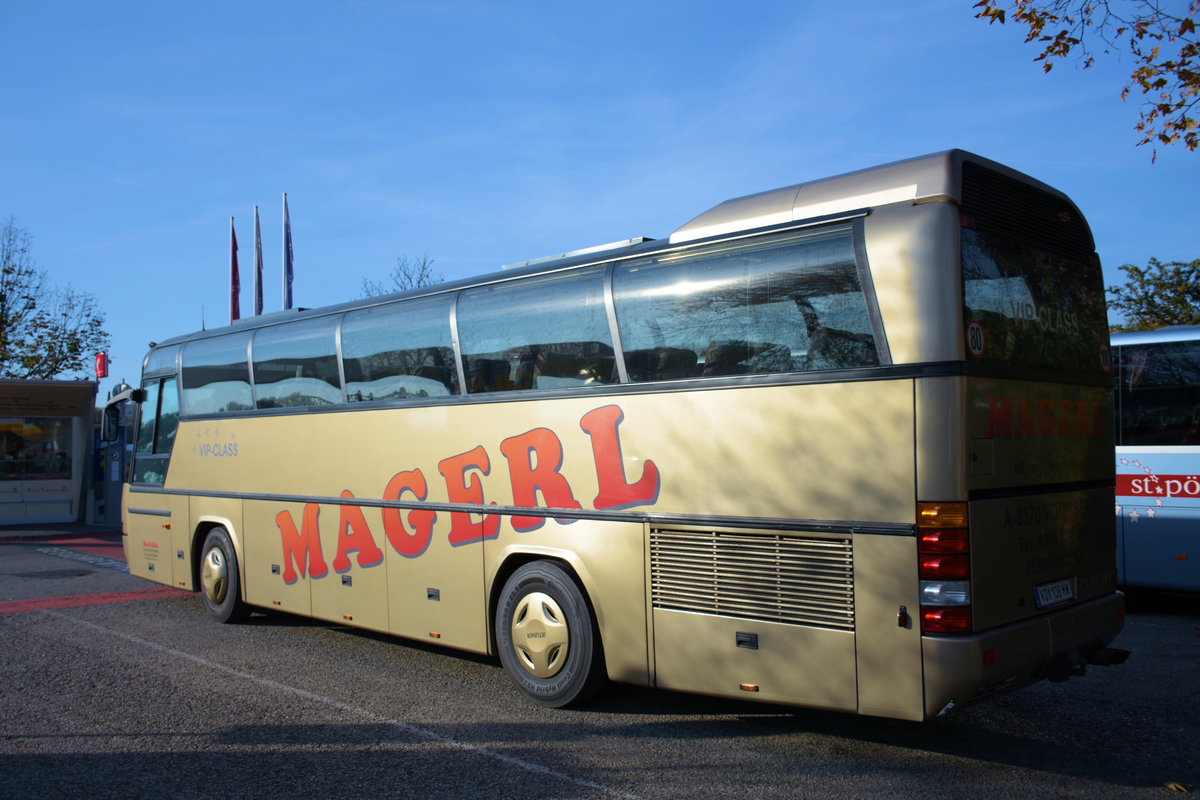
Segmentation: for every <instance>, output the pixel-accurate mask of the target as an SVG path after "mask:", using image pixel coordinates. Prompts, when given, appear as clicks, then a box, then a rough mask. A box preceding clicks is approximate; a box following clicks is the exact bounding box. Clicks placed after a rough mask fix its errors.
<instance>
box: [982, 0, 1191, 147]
mask: <svg viewBox="0 0 1200 800" xmlns="http://www.w3.org/2000/svg"><path fill="white" fill-rule="evenodd" d="M1174 5H1175V6H1176V7H1180V6H1183V5H1184V4H1183V2H1177V3H1175V4H1174ZM1166 6H1167V4H1166V3H1164V2H1160V0H979V2H977V3H976V4H975V8H977V9H979V11H978V13H977V14H976V15H975V16H976V17H977V18H979V19H986V20H987V21H988V23H989V24H991V23H995V22H999V23H1001V24H1004V23H1005V22H1006V21H1007V20H1008V17H1009V14H1008V10H1011V11H1012V20H1013V21H1014V22H1017V23H1021V24H1022V25H1025V26H1027V27H1028V29H1029V31H1028V34H1027V35H1026V36H1025V41H1026V42H1036V43H1037V44H1038V45H1039V46H1040V47H1041V48H1042V50H1041V52H1040V53H1039V54H1038V55H1037V56H1036V57H1035V58H1034V61H1041V62H1042V69H1043V70H1044V71H1046V72H1049V71H1050V70H1051V69H1052V68H1053V66H1054V61H1055V59H1066V58H1068V57H1071V56H1072V55H1074V56H1076V57H1077V58H1079V59H1080V60H1081V61H1082V62H1083V67H1084V69H1087V68H1088V67H1091V66H1092V65H1093V64H1094V63H1095V55H1094V53H1095V52H1096V51H1097V50H1101V51H1103V53H1105V54H1108V53H1111V52H1113V51H1124V52H1127V53H1129V54H1130V55H1132V56H1133V70H1132V72H1131V73H1130V76H1129V82H1128V83H1126V84H1125V88H1124V90H1123V91H1122V92H1121V99H1122V100H1124V99H1126V98H1127V97H1129V95H1130V93H1131V92H1134V91H1136V92H1137V93H1139V94H1140V95H1141V96H1142V98H1143V102H1142V110H1141V111H1140V112H1139V114H1138V122H1137V125H1135V126H1134V127H1135V129H1136V130H1137V131H1138V133H1140V134H1141V136H1142V139H1141V141H1139V142H1138V145H1144V144H1153V145H1154V146H1155V147H1157V145H1160V144H1162V145H1169V144H1175V143H1177V142H1182V143H1183V145H1184V146H1185V147H1187V149H1188V150H1195V149H1196V147H1197V146H1200V125H1198V124H1197V121H1196V118H1195V116H1194V114H1195V112H1196V104H1197V102H1200V63H1198V57H1200V41H1198V40H1197V37H1196V21H1195V18H1196V11H1197V8H1198V6H1200V2H1198V0H1187V3H1186V10H1183V9H1182V8H1178V10H1177V8H1172V9H1170V10H1168V8H1167V7H1166ZM1157 155H1158V152H1157V149H1155V151H1154V157H1157Z"/></svg>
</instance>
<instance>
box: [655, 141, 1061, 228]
mask: <svg viewBox="0 0 1200 800" xmlns="http://www.w3.org/2000/svg"><path fill="white" fill-rule="evenodd" d="M968 160H969V161H973V162H975V163H978V164H981V165H983V166H985V167H988V168H989V169H992V170H994V171H996V172H1000V173H1003V174H1006V175H1008V176H1010V177H1013V178H1016V179H1018V180H1020V181H1022V182H1023V183H1027V184H1030V185H1033V186H1036V187H1038V188H1040V189H1042V190H1044V191H1046V192H1049V193H1050V194H1053V195H1056V196H1058V197H1060V198H1062V199H1064V200H1067V201H1068V202H1070V201H1069V199H1068V198H1067V197H1066V195H1064V194H1063V193H1062V192H1059V191H1058V190H1056V189H1054V188H1052V187H1050V186H1047V185H1045V184H1044V183H1042V182H1041V181H1038V180H1036V179H1034V178H1031V177H1030V176H1028V175H1025V174H1023V173H1020V172H1017V171H1016V170H1013V169H1010V168H1008V167H1006V166H1004V165H1003V164H997V163H996V162H994V161H990V160H988V159H986V158H982V157H981V156H977V155H975V154H974V153H968V152H967V151H965V150H946V151H944V152H941V153H932V154H930V155H926V156H918V157H917V158H910V159H906V160H904V161H897V162H895V163H892V164H885V165H883V166H879V167H871V168H869V169H863V170H858V171H856V172H849V173H846V174H844V175H837V176H834V177H832V178H824V179H822V180H818V181H813V182H811V183H800V184H796V185H794V186H787V187H785V188H782V189H773V190H771V191H768V192H760V193H758V194H752V195H747V196H746V197H738V198H735V199H733V200H726V201H725V202H724V203H721V204H720V205H718V206H716V207H714V208H711V209H709V210H708V211H705V212H704V213H703V214H701V215H700V216H698V217H696V218H695V219H693V220H692V221H691V222H689V223H687V224H686V225H684V226H683V227H682V228H679V229H678V230H677V231H675V232H674V233H672V234H671V239H670V240H671V243H672V244H675V243H678V242H688V241H692V240H694V239H701V238H705V237H708V236H717V235H720V234H724V233H732V232H734V231H742V230H747V229H751V228H760V227H763V226H766V225H778V224H780V223H785V222H795V221H798V220H803V219H816V218H820V217H832V218H837V217H838V216H839V215H842V214H848V213H850V212H854V211H862V210H863V209H868V208H872V207H875V206H883V205H888V204H890V203H900V202H905V201H907V202H910V203H912V202H921V201H930V200H937V199H945V200H952V201H953V202H956V203H957V202H960V201H961V200H962V188H961V187H962V181H961V180H960V175H961V171H962V164H963V162H964V161H968Z"/></svg>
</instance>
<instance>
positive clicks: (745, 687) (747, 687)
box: [738, 683, 758, 692]
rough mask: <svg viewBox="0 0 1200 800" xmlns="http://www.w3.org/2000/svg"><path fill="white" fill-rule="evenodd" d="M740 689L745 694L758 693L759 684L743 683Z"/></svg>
mask: <svg viewBox="0 0 1200 800" xmlns="http://www.w3.org/2000/svg"><path fill="white" fill-rule="evenodd" d="M738 688H739V689H741V690H742V691H743V692H757V691H758V684H757V683H743V684H742V685H741V686H739V687H738Z"/></svg>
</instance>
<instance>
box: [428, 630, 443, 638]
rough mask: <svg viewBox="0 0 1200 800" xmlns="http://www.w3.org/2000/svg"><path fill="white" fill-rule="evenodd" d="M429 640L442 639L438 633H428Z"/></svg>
mask: <svg viewBox="0 0 1200 800" xmlns="http://www.w3.org/2000/svg"><path fill="white" fill-rule="evenodd" d="M429 638H430V639H440V638H442V635H441V634H440V633H438V632H437V631H430V632H429Z"/></svg>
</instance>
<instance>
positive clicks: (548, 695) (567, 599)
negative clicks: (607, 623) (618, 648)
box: [495, 561, 606, 708]
mask: <svg viewBox="0 0 1200 800" xmlns="http://www.w3.org/2000/svg"><path fill="white" fill-rule="evenodd" d="M495 633H496V643H497V647H498V649H499V651H500V661H501V662H502V663H503V664H504V669H505V671H507V672H508V674H509V677H511V678H512V680H513V682H514V683H515V684H516V685H517V688H519V689H520V690H521V691H522V692H524V693H525V694H526V695H527V696H528V697H529V698H531V699H532V700H535V701H537V702H538V703H541V704H542V705H545V706H550V707H552V708H561V707H563V706H567V705H571V704H573V703H581V702H583V701H585V700H587V699H588V698H590V697H592V696H593V695H595V693H596V692H597V691H599V689H600V687H601V686H602V685H603V684H604V680H605V677H606V676H605V670H604V657H603V653H602V651H601V648H600V636H599V633H598V631H597V629H596V624H595V621H594V620H593V619H592V614H591V611H590V609H589V608H588V604H587V601H586V600H585V599H584V597H583V592H582V591H581V590H580V588H579V586H578V584H576V583H575V580H574V579H573V578H572V577H571V575H570V574H569V573H568V572H567V571H566V570H565V569H563V568H562V567H560V566H559V565H558V564H555V563H554V562H552V561H534V562H531V563H529V564H525V565H523V566H521V567H520V568H518V569H517V571H516V572H514V573H513V574H512V576H511V577H510V578H509V579H508V581H507V582H506V583H505V584H504V591H503V593H502V594H501V595H500V603H499V607H498V609H497V611H496V619H495Z"/></svg>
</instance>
